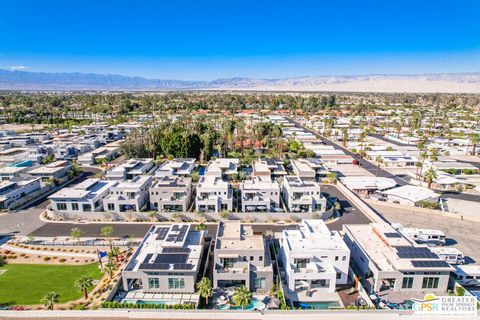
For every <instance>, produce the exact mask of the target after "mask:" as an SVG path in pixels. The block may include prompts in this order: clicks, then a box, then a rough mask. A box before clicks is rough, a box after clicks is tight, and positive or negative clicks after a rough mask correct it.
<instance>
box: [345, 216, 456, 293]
mask: <svg viewBox="0 0 480 320" xmlns="http://www.w3.org/2000/svg"><path fill="white" fill-rule="evenodd" d="M343 233H344V240H345V243H346V244H347V246H348V247H349V249H350V254H351V257H352V260H353V261H354V262H355V264H356V266H357V267H358V269H359V270H360V272H361V274H359V275H358V276H361V277H362V278H364V279H366V280H367V281H368V284H369V286H370V288H371V290H373V291H374V292H376V293H379V292H382V291H408V292H428V293H432V292H446V291H447V287H448V281H449V278H450V272H451V271H453V268H452V267H451V266H450V265H449V264H448V263H447V262H445V261H444V260H442V259H441V258H440V257H438V255H436V254H435V253H433V252H432V251H430V249H429V248H428V247H427V246H422V245H418V244H416V243H415V242H413V241H411V240H409V239H407V238H406V237H405V236H403V235H402V234H401V233H399V232H398V231H397V230H396V229H395V228H393V227H392V226H391V225H390V224H388V223H386V222H377V223H370V224H355V225H353V224H344V225H343ZM422 297H423V295H422Z"/></svg>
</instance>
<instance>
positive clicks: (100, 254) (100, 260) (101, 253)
mask: <svg viewBox="0 0 480 320" xmlns="http://www.w3.org/2000/svg"><path fill="white" fill-rule="evenodd" d="M97 255H98V263H99V264H100V268H103V266H102V258H103V257H106V256H107V253H106V252H104V251H100V250H98V249H97Z"/></svg>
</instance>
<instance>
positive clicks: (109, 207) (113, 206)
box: [107, 203, 115, 211]
mask: <svg viewBox="0 0 480 320" xmlns="http://www.w3.org/2000/svg"><path fill="white" fill-rule="evenodd" d="M107 210H108V211H114V210H115V205H114V204H113V203H109V204H107Z"/></svg>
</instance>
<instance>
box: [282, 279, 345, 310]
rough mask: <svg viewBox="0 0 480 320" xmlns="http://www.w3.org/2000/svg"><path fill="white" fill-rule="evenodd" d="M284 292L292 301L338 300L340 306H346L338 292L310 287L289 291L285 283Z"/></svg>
mask: <svg viewBox="0 0 480 320" xmlns="http://www.w3.org/2000/svg"><path fill="white" fill-rule="evenodd" d="M283 292H284V294H285V298H286V299H289V300H291V301H299V302H305V303H308V302H336V303H338V305H339V308H344V305H343V302H342V299H341V298H340V295H339V294H338V293H337V292H327V291H325V290H324V289H315V288H313V289H310V290H302V291H298V292H289V291H288V287H287V286H286V285H285V284H283Z"/></svg>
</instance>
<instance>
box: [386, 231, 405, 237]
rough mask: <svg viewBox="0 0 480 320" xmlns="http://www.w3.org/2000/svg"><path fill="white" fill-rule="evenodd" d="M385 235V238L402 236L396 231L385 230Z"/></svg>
mask: <svg viewBox="0 0 480 320" xmlns="http://www.w3.org/2000/svg"><path fill="white" fill-rule="evenodd" d="M384 235H385V237H387V238H401V237H402V236H401V235H400V233H398V232H385V233H384Z"/></svg>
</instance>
